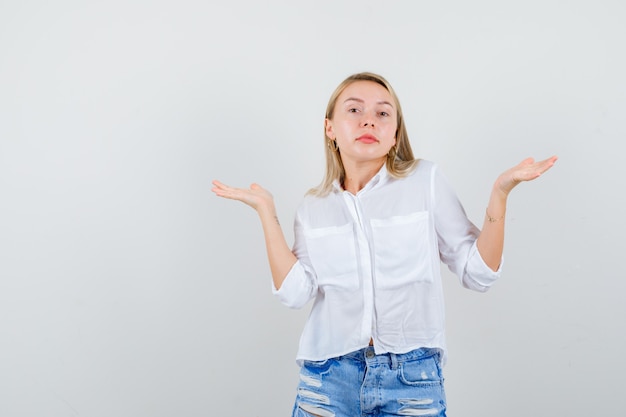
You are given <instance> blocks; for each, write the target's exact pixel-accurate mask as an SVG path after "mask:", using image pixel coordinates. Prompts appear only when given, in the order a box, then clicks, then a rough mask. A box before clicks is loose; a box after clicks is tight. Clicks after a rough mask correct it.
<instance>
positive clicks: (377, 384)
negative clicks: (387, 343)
mask: <svg viewBox="0 0 626 417" xmlns="http://www.w3.org/2000/svg"><path fill="white" fill-rule="evenodd" d="M445 415H446V398H445V392H444V388H443V376H442V373H441V353H440V351H439V350H438V349H430V348H421V349H416V350H413V351H411V352H408V353H403V354H394V353H385V354H381V355H376V354H375V353H374V348H373V347H371V346H370V347H367V348H363V349H361V350H358V351H356V352H352V353H349V354H347V355H344V356H340V357H337V358H332V359H327V360H324V361H319V362H315V361H304V363H303V365H302V368H301V370H300V383H299V385H298V393H297V397H296V402H295V405H294V408H293V414H292V417H311V416H320V417H332V416H335V417H357V416H361V417H365V416H369V417H373V416H381V417H382V416H444V417H445Z"/></svg>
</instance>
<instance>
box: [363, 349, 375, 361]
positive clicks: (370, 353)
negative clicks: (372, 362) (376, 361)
mask: <svg viewBox="0 0 626 417" xmlns="http://www.w3.org/2000/svg"><path fill="white" fill-rule="evenodd" d="M374 356H376V354H375V353H374V352H372V351H371V350H368V351H367V352H365V357H366V358H367V359H372V358H373V357H374Z"/></svg>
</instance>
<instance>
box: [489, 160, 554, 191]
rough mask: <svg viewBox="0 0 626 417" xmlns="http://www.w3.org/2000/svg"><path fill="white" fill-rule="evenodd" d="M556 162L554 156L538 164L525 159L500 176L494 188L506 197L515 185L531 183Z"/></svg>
mask: <svg viewBox="0 0 626 417" xmlns="http://www.w3.org/2000/svg"><path fill="white" fill-rule="evenodd" d="M556 160H557V157H556V156H552V157H550V158H548V159H544V160H543V161H539V162H535V160H534V159H533V158H526V159H524V160H523V161H522V162H520V163H519V164H518V165H516V166H514V167H513V168H510V169H508V170H506V171H504V172H503V173H502V174H500V176H499V177H498V179H497V180H496V184H495V188H496V189H497V190H498V191H500V192H501V193H502V194H503V195H504V196H505V197H506V196H508V195H509V193H510V192H511V190H512V189H513V188H515V186H516V185H517V184H519V183H521V182H522V181H532V180H534V179H535V178H538V177H539V176H540V175H541V174H543V173H544V172H546V171H547V170H549V169H550V168H552V166H553V165H554V163H555V162H556Z"/></svg>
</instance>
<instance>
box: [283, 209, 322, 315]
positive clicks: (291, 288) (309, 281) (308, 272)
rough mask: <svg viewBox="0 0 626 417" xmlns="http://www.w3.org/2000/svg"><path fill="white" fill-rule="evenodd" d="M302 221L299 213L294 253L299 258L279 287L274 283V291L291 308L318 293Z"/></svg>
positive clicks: (296, 221)
mask: <svg viewBox="0 0 626 417" xmlns="http://www.w3.org/2000/svg"><path fill="white" fill-rule="evenodd" d="M302 229H303V228H302V222H301V220H300V216H299V214H298V215H296V220H295V224H294V233H295V240H294V246H293V253H294V255H295V256H296V258H297V261H296V263H295V264H294V265H293V267H292V268H291V270H290V271H289V273H287V277H285V280H284V281H283V283H282V285H281V286H280V288H279V289H276V287H275V286H274V284H273V283H272V293H273V294H274V295H276V296H277V297H278V299H279V300H280V301H281V303H283V304H284V305H286V306H287V307H290V308H302V307H304V305H305V304H306V303H308V302H309V300H311V299H312V298H313V297H314V296H315V294H316V293H317V280H316V278H315V273H314V270H313V267H312V266H311V265H310V262H309V255H308V252H307V247H306V240H305V238H304V234H303V231H302Z"/></svg>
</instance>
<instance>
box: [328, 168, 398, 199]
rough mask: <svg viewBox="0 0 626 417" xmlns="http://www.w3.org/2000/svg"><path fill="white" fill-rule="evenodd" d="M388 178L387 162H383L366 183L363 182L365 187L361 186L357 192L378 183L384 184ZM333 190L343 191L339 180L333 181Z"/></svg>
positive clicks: (369, 188)
mask: <svg viewBox="0 0 626 417" xmlns="http://www.w3.org/2000/svg"><path fill="white" fill-rule="evenodd" d="M388 178H389V171H387V163H384V164H383V166H382V167H381V168H380V169H379V170H378V172H377V173H376V175H374V176H373V177H372V179H371V180H369V182H368V183H367V184H365V187H363V189H362V190H361V191H359V194H360V193H362V192H365V191H367V190H371V189H372V188H374V187H376V186H377V185H379V184H380V185H382V184H384V183H385V182H387V179H388ZM333 190H335V191H337V192H344V191H345V190H344V189H343V187H342V186H341V184H340V183H339V180H334V181H333Z"/></svg>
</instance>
